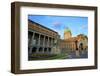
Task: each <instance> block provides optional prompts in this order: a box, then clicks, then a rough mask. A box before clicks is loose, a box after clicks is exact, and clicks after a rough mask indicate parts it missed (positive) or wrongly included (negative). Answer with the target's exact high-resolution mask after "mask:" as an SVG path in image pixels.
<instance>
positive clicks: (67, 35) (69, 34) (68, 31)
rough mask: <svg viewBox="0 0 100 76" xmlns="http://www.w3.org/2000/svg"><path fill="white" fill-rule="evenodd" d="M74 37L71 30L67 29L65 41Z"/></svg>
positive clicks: (65, 30)
mask: <svg viewBox="0 0 100 76" xmlns="http://www.w3.org/2000/svg"><path fill="white" fill-rule="evenodd" d="M71 37H72V33H71V30H70V29H69V28H68V27H67V28H65V29H64V39H69V38H71Z"/></svg>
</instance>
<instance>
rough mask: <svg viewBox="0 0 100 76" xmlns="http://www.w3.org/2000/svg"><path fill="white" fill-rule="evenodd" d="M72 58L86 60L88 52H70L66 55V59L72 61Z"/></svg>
mask: <svg viewBox="0 0 100 76" xmlns="http://www.w3.org/2000/svg"><path fill="white" fill-rule="evenodd" d="M74 58H88V52H87V51H83V52H82V51H81V52H78V53H77V52H75V51H74V52H70V53H69V54H68V59H74Z"/></svg>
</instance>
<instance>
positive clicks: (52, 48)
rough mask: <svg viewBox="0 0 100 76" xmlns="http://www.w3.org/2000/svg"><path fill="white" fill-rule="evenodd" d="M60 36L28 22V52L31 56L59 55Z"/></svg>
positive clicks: (37, 24) (32, 22)
mask: <svg viewBox="0 0 100 76" xmlns="http://www.w3.org/2000/svg"><path fill="white" fill-rule="evenodd" d="M59 38H60V36H59V35H58V33H57V32H56V31H53V30H51V29H49V28H47V27H44V26H42V25H40V24H39V23H36V22H34V21H31V20H28V51H29V54H33V53H35V54H36V53H41V54H42V53H45V54H58V53H60V50H59V45H58V44H59Z"/></svg>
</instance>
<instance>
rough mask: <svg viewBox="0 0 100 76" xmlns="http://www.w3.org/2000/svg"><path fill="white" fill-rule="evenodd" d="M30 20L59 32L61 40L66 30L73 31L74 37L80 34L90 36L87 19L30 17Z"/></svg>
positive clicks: (45, 16)
mask: <svg viewBox="0 0 100 76" xmlns="http://www.w3.org/2000/svg"><path fill="white" fill-rule="evenodd" d="M28 19H30V20H32V21H34V22H37V23H39V24H41V25H43V26H45V27H48V28H50V29H52V30H54V31H56V32H58V33H59V34H60V36H61V38H63V34H64V29H65V28H69V29H70V30H71V32H72V36H73V37H74V36H77V35H78V34H85V35H87V36H88V18H87V17H73V16H47V15H28Z"/></svg>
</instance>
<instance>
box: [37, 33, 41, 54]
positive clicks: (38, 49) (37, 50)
mask: <svg viewBox="0 0 100 76" xmlns="http://www.w3.org/2000/svg"><path fill="white" fill-rule="evenodd" d="M40 36H41V35H40V34H39V38H38V45H37V51H36V52H37V53H39V47H40Z"/></svg>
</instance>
